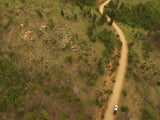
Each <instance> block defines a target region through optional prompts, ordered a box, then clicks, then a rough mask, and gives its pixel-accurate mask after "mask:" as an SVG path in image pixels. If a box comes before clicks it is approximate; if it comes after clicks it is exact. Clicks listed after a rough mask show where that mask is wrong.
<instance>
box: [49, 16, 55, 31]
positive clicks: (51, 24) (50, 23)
mask: <svg viewBox="0 0 160 120" xmlns="http://www.w3.org/2000/svg"><path fill="white" fill-rule="evenodd" d="M48 26H49V28H50V29H52V28H54V23H53V19H52V18H51V19H49V20H48Z"/></svg>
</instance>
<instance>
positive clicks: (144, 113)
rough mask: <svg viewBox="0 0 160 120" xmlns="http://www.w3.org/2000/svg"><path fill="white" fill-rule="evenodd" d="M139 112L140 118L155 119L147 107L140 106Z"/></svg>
mask: <svg viewBox="0 0 160 120" xmlns="http://www.w3.org/2000/svg"><path fill="white" fill-rule="evenodd" d="M141 113H142V116H141V120H157V119H156V118H155V117H154V116H153V115H152V113H150V111H149V110H148V109H147V108H142V109H141Z"/></svg>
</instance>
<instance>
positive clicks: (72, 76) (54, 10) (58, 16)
mask: <svg viewBox="0 0 160 120" xmlns="http://www.w3.org/2000/svg"><path fill="white" fill-rule="evenodd" d="M95 5H96V1H94V0H76V1H70V0H39V1H35V0H5V1H4V0H2V1H0V6H1V7H0V32H1V34H0V119H2V120H8V119H12V120H21V119H25V120H91V119H95V118H96V112H97V111H98V110H100V111H101V110H103V111H104V109H105V107H106V106H105V105H106V103H107V100H108V98H109V96H110V95H111V94H112V90H111V86H112V85H113V84H114V82H115V81H114V78H113V76H114V75H113V74H114V73H115V71H116V69H117V67H118V60H119V57H120V55H119V51H120V48H121V43H120V41H119V38H118V36H116V35H115V31H114V30H112V28H111V27H110V26H109V25H108V23H107V19H106V18H105V14H104V15H102V16H101V15H100V14H99V11H98V10H97V9H95V8H96V7H97V6H95ZM114 63H115V64H114ZM112 64H114V65H112ZM107 78H108V79H107ZM110 78H112V80H113V81H114V82H112V81H110ZM106 88H107V89H106ZM96 110H97V111H96ZM101 117H102V118H103V115H102V116H101Z"/></svg>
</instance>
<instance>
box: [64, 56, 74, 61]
mask: <svg viewBox="0 0 160 120" xmlns="http://www.w3.org/2000/svg"><path fill="white" fill-rule="evenodd" d="M65 60H66V61H67V62H69V63H73V58H72V56H68V57H66V59H65Z"/></svg>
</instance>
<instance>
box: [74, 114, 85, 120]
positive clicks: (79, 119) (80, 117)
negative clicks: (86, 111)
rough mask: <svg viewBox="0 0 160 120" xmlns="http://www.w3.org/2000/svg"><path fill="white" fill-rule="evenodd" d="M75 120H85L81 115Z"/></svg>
mask: <svg viewBox="0 0 160 120" xmlns="http://www.w3.org/2000/svg"><path fill="white" fill-rule="evenodd" d="M76 120H85V117H84V115H83V114H79V115H77V116H76Z"/></svg>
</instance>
